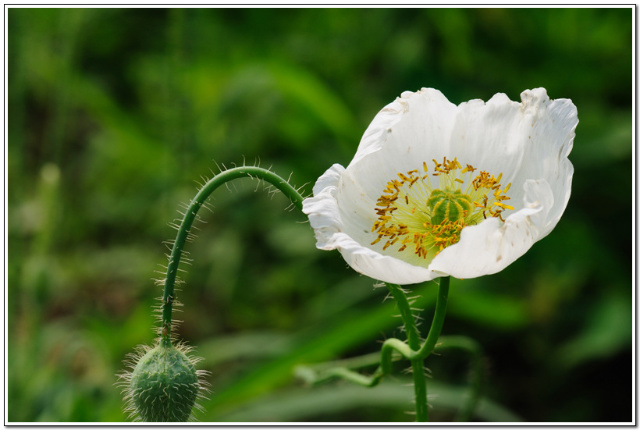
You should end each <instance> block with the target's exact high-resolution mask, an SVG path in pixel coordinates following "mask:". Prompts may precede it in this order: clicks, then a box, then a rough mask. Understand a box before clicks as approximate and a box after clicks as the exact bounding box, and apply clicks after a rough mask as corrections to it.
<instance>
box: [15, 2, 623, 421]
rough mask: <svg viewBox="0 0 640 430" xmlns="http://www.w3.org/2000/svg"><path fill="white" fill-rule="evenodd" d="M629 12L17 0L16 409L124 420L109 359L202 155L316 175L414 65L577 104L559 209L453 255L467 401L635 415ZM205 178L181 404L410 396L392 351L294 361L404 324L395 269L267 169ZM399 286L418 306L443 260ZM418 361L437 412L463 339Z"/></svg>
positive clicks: (339, 155) (250, 408)
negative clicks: (345, 376)
mask: <svg viewBox="0 0 640 430" xmlns="http://www.w3.org/2000/svg"><path fill="white" fill-rule="evenodd" d="M632 13H633V10H632V9H630V8H624V9H541V8H540V9H361V10H358V9H277V10H274V9H115V8H114V9H10V10H9V12H8V49H9V51H8V52H9V54H8V55H9V56H8V60H9V61H8V70H9V86H8V91H9V100H8V102H9V130H8V132H9V140H8V147H7V148H6V151H7V155H8V191H9V193H8V206H7V208H8V213H7V215H8V218H7V219H8V249H9V260H8V265H7V267H6V269H7V272H8V285H7V289H8V290H7V291H8V306H7V309H6V310H7V312H8V323H9V325H8V330H7V331H8V339H7V340H5V344H6V345H7V347H8V349H7V350H6V351H7V357H8V396H9V400H8V420H9V421H123V420H125V419H126V416H125V415H124V414H123V412H122V402H121V398H120V394H119V390H118V389H117V388H116V387H115V386H114V383H115V382H116V377H115V376H114V375H115V374H116V373H117V372H118V371H119V370H120V369H121V368H122V367H123V366H122V360H123V359H124V357H125V355H126V354H127V353H129V352H131V351H132V350H133V349H134V347H135V346H136V345H138V344H141V343H147V344H148V343H151V342H152V340H153V336H154V335H153V331H152V328H153V326H154V320H153V318H152V316H151V308H152V306H153V305H154V302H155V298H156V297H158V296H159V295H160V294H161V291H160V290H159V288H158V287H156V286H154V284H153V282H152V280H151V278H153V277H160V276H161V275H159V274H157V273H154V272H155V271H157V270H160V271H161V270H162V268H161V265H162V264H164V263H165V262H166V257H165V252H167V251H166V249H165V247H164V245H163V243H162V242H163V241H165V240H170V239H172V238H173V237H174V234H175V232H174V230H172V229H171V228H170V227H169V226H168V225H167V224H168V223H169V222H170V221H171V220H172V219H173V218H175V217H176V216H177V213H176V209H177V208H178V205H179V204H180V203H181V202H188V201H189V200H190V199H191V197H192V196H193V195H194V193H195V191H196V188H197V184H196V181H200V178H201V176H210V175H211V172H212V171H214V172H215V171H217V167H216V163H217V164H219V165H223V164H224V165H226V166H227V167H230V166H233V165H236V164H242V163H243V162H245V160H246V162H247V163H249V164H253V163H255V162H256V161H257V160H259V161H260V163H261V165H262V166H264V167H268V166H273V170H274V171H276V172H277V173H279V174H280V175H282V176H285V177H286V176H288V175H289V174H292V175H291V182H292V183H294V184H296V185H302V184H307V185H306V186H305V187H304V190H305V193H306V194H309V193H310V192H311V187H312V185H313V183H314V182H315V180H316V178H317V177H318V176H320V175H321V174H322V173H323V172H324V171H325V170H326V169H327V168H328V167H329V166H330V165H331V164H333V163H341V164H343V165H346V164H348V163H349V161H350V159H351V157H352V156H353V154H354V153H355V150H356V147H357V145H358V142H359V140H360V137H361V135H362V133H363V131H364V130H365V128H366V127H367V125H368V124H369V122H370V121H371V119H372V118H373V116H374V115H375V114H376V113H377V112H378V111H379V110H380V109H381V108H382V107H383V106H384V105H386V104H387V103H389V102H391V101H392V100H393V99H394V98H395V97H396V96H398V95H399V94H400V93H401V92H402V91H405V90H417V89H419V88H420V87H423V86H428V87H434V88H437V89H439V90H441V91H442V92H443V93H444V94H445V95H446V96H447V97H448V98H449V99H450V100H451V101H452V102H454V103H461V102H463V101H466V100H469V99H473V98H481V99H484V100H488V99H489V98H490V97H491V96H492V95H493V94H495V93H497V92H504V93H506V94H507V95H508V96H509V97H510V98H511V99H512V100H519V97H520V96H519V95H520V92H522V91H523V90H525V89H529V88H535V87H545V88H546V89H547V91H548V93H549V95H550V97H551V98H570V99H572V100H573V102H574V103H575V105H576V106H577V107H578V116H579V119H580V123H579V125H578V128H577V134H576V139H575V145H574V149H573V152H572V153H571V156H570V159H571V160H572V162H573V164H574V166H575V175H574V178H573V193H572V197H571V200H570V201H569V206H568V208H567V210H566V212H565V215H564V216H563V218H562V220H561V221H560V223H559V224H558V226H557V228H556V229H555V231H554V232H553V233H552V234H551V235H549V236H548V237H547V238H545V239H544V240H542V241H541V242H539V243H537V244H535V245H534V246H533V248H532V249H531V250H530V251H529V252H528V253H527V254H526V255H525V256H524V257H522V258H521V259H520V260H518V261H517V262H515V263H514V264H512V265H511V266H510V267H508V268H507V269H505V270H504V271H502V272H501V273H499V274H496V275H493V276H488V277H483V278H479V279H470V280H464V281H460V280H453V281H452V290H451V294H450V303H449V314H448V317H447V321H446V323H445V328H444V332H443V334H458V335H468V336H471V337H473V338H474V339H476V340H478V341H479V342H480V343H481V344H482V345H483V347H484V348H485V351H486V369H487V371H488V376H487V383H486V385H485V391H484V395H485V399H484V401H483V405H482V408H481V409H480V410H479V411H478V414H477V416H476V417H475V418H476V419H477V420H485V421H498V420H510V419H521V420H524V421H630V420H631V419H632V416H631V413H632V409H631V395H632V373H631V371H632V365H633V363H632V352H631V346H632V343H631V341H632V287H633V285H632V272H631V270H632V267H631V260H632V257H631V251H632V235H631V227H632V223H633V219H632V216H631V213H632V212H631V211H632V208H631V197H632V145H633V144H632V134H631V133H632V114H631V107H632V96H633V94H632V86H631V85H632V59H631V54H632V50H631V47H632V45H631V43H632V36H633V34H632ZM211 204H212V206H213V207H214V213H213V214H211V213H204V214H203V216H204V218H205V220H206V221H207V224H205V225H201V226H200V228H201V231H199V237H198V239H197V240H196V241H195V242H193V243H191V244H189V245H188V248H187V249H188V251H190V252H191V255H192V257H193V258H194V262H193V263H192V265H191V266H189V267H188V272H187V274H186V275H185V276H184V279H185V281H186V285H185V286H184V289H183V291H182V292H181V293H180V295H179V299H180V300H181V301H182V302H183V303H184V304H185V307H184V312H182V313H181V314H179V316H178V317H179V319H181V320H183V321H184V322H183V323H182V325H181V328H180V336H181V337H182V338H183V339H185V340H186V341H188V342H189V343H190V344H191V345H194V346H196V347H197V354H198V355H200V356H202V357H204V361H203V363H202V365H201V367H202V368H204V369H207V370H210V371H211V372H212V375H211V377H210V378H209V381H210V383H211V385H212V393H211V395H210V396H209V398H210V400H207V401H205V402H203V404H204V406H205V407H206V413H204V414H198V415H197V418H198V419H199V420H200V421H411V420H412V417H411V416H410V415H408V414H406V411H408V410H410V409H411V408H412V406H411V404H410V401H411V387H408V386H406V385H405V383H406V382H408V381H407V379H406V378H407V376H406V374H403V373H402V369H398V372H397V374H396V376H395V377H394V378H388V380H387V381H385V383H384V384H383V385H382V386H379V387H377V388H374V389H366V388H361V387H356V386H352V385H350V384H348V383H345V382H333V383H328V384H325V385H323V386H320V387H315V388H309V387H306V386H305V385H304V384H303V383H301V382H300V381H298V380H296V379H295V377H294V376H293V368H294V367H295V366H296V365H297V364H301V363H316V362H320V361H323V360H331V359H338V358H345V357H352V356H356V355H360V354H364V353H369V352H374V351H376V350H378V349H379V347H380V341H381V340H383V339H385V338H387V337H391V336H402V333H401V332H400V330H399V325H400V321H399V319H398V318H396V317H394V316H393V315H395V314H396V311H395V310H394V307H393V303H391V302H390V301H388V300H387V301H385V300H384V298H385V291H382V290H383V289H374V288H373V284H374V281H373V280H371V279H368V278H365V277H362V276H358V275H357V274H356V273H355V272H353V271H352V270H351V269H349V268H348V267H347V266H346V264H345V263H344V261H343V260H342V258H341V257H340V255H339V254H338V253H337V252H321V251H319V250H317V249H315V242H314V238H313V233H312V231H311V229H310V227H309V225H308V223H306V222H305V221H306V220H305V217H304V216H303V215H302V214H301V213H297V212H296V211H291V210H286V208H287V206H288V202H287V201H286V199H285V198H284V197H282V196H281V195H276V196H269V195H268V193H266V192H262V191H261V188H258V190H257V192H256V183H253V182H251V181H238V182H236V183H234V184H233V185H232V186H231V192H229V191H228V190H226V189H221V190H219V191H218V192H217V193H216V194H215V195H214V196H213V198H212V200H211ZM612 215H615V216H614V217H612ZM414 290H415V293H416V294H417V295H420V296H421V299H420V303H419V304H420V306H421V307H423V308H424V309H425V313H424V317H425V319H426V320H428V319H430V318H431V315H432V309H433V304H434V299H435V296H434V294H435V288H434V285H433V284H428V285H425V286H417V287H414ZM426 325H427V324H425V325H424V326H426ZM424 326H423V329H424V328H425V327H424ZM427 367H429V368H430V369H431V371H432V379H431V382H430V394H434V395H436V397H434V398H432V403H433V412H432V418H433V419H434V420H451V419H452V417H453V415H452V411H453V410H454V409H455V407H456V406H457V404H458V403H459V402H460V398H461V397H460V396H461V393H462V390H463V389H464V387H465V384H466V378H467V370H468V361H467V358H466V357H465V356H464V354H458V353H453V352H448V353H446V354H443V355H441V356H439V357H437V356H434V357H430V359H429V360H428V361H427Z"/></svg>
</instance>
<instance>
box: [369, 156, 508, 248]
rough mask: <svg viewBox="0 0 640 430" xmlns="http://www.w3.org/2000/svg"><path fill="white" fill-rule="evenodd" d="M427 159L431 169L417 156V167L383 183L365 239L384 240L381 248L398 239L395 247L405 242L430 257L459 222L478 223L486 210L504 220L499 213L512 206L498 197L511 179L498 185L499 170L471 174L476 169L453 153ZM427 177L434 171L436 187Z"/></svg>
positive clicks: (454, 238) (455, 235) (453, 237)
mask: <svg viewBox="0 0 640 430" xmlns="http://www.w3.org/2000/svg"><path fill="white" fill-rule="evenodd" d="M433 163H434V171H433V173H431V174H429V171H428V166H427V163H426V162H423V163H422V172H420V171H419V170H418V169H414V170H410V171H408V172H406V173H398V179H395V178H394V179H391V180H390V181H389V182H388V183H387V186H386V188H385V189H384V190H383V192H382V195H381V196H380V198H378V200H377V203H376V208H375V210H376V215H377V216H378V218H377V220H376V221H375V222H374V224H373V227H372V229H371V232H377V234H378V237H377V238H376V239H375V240H374V241H373V242H371V245H376V244H378V243H379V242H381V241H383V240H385V242H384V244H383V245H382V249H383V250H386V249H387V248H389V247H390V246H393V245H398V246H399V248H398V251H404V250H406V249H407V248H409V249H412V250H413V252H414V254H415V255H416V256H418V257H420V258H422V259H428V260H430V259H432V258H433V257H435V256H436V255H437V254H438V253H439V252H440V251H442V250H443V249H444V248H446V247H448V246H450V245H453V244H455V243H457V242H458V241H459V240H460V233H461V231H462V229H463V228H464V227H465V226H468V225H474V224H478V223H479V222H481V221H482V220H483V219H486V218H487V216H490V217H497V218H499V219H500V220H502V221H504V219H503V218H502V213H503V212H504V211H505V210H513V206H509V205H507V204H505V203H504V201H505V200H509V197H508V196H507V195H506V193H507V191H508V190H509V187H510V186H511V184H507V186H506V187H505V188H504V189H502V187H501V185H500V180H501V179H502V173H501V174H499V175H498V176H497V177H495V176H493V175H490V174H489V173H488V172H485V171H480V173H479V174H477V175H476V176H475V177H473V174H474V172H475V171H476V170H477V169H476V168H475V167H473V166H472V165H470V164H467V165H466V167H464V168H463V167H462V165H461V164H460V163H459V162H458V160H457V158H454V159H453V160H447V158H446V157H444V160H443V161H442V163H438V162H437V161H436V160H433ZM431 177H437V182H438V184H437V186H436V187H434V186H433V184H432V182H431V181H432V179H431ZM434 181H436V179H435V178H434ZM465 184H466V186H465ZM462 187H464V190H463V188H462ZM434 191H437V192H434Z"/></svg>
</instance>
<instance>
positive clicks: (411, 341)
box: [296, 277, 450, 421]
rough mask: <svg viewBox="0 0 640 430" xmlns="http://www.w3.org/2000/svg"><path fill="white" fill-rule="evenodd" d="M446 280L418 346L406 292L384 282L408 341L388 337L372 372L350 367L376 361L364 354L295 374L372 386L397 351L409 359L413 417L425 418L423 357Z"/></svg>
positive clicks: (441, 310)
mask: <svg viewBox="0 0 640 430" xmlns="http://www.w3.org/2000/svg"><path fill="white" fill-rule="evenodd" d="M449 283H450V278H449V277H446V278H441V279H440V283H439V287H438V298H437V301H436V309H435V312H434V316H433V322H432V324H431V328H430V330H429V334H428V335H427V339H426V341H425V343H424V344H423V345H422V346H420V344H421V342H420V335H419V332H418V329H417V326H416V323H415V319H414V317H413V314H412V313H411V306H410V303H409V300H408V299H407V296H406V295H405V293H404V291H403V290H402V289H401V288H400V287H399V286H397V285H393V284H387V288H388V289H389V291H390V292H391V295H392V296H393V298H394V299H395V300H396V302H397V305H398V310H399V311H400V316H401V318H402V320H403V323H404V327H405V331H406V333H407V342H403V341H401V340H400V339H395V338H391V339H387V340H386V341H385V342H384V343H383V344H382V350H381V351H380V356H379V357H380V360H379V366H378V368H377V369H376V371H375V372H374V373H373V375H371V376H364V375H361V374H360V373H358V372H355V371H353V370H351V369H353V368H358V367H364V366H365V365H370V364H375V363H373V362H372V361H371V359H370V358H369V356H367V359H366V360H362V359H361V358H358V359H351V360H342V361H340V362H338V363H336V364H337V365H338V366H337V367H333V368H330V369H326V367H327V366H326V365H324V366H323V368H324V369H323V370H319V371H315V370H314V369H313V368H311V367H308V366H299V367H298V368H297V371H296V373H297V374H298V376H300V377H302V378H303V379H305V380H307V381H309V382H311V383H319V382H321V381H325V380H327V379H330V378H333V377H339V378H342V379H346V380H349V381H351V382H354V383H356V384H359V385H363V386H365V387H373V386H375V385H377V384H378V383H379V382H380V381H381V380H382V378H383V377H384V376H385V375H388V374H390V373H391V372H392V366H393V361H396V359H397V356H396V357H395V358H394V355H393V353H394V352H398V353H400V355H401V356H402V357H403V358H405V359H407V360H409V361H411V368H412V371H413V378H414V394H415V400H416V403H415V404H416V421H427V420H428V417H429V411H428V407H427V386H426V377H425V375H424V359H425V358H427V357H428V356H429V355H430V354H431V353H432V352H433V351H434V349H435V347H436V345H437V341H438V337H439V336H440V333H441V332H442V327H443V325H444V317H445V315H446V312H447V301H448V297H449ZM442 347H445V346H442Z"/></svg>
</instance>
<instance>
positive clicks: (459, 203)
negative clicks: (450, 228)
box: [427, 190, 473, 225]
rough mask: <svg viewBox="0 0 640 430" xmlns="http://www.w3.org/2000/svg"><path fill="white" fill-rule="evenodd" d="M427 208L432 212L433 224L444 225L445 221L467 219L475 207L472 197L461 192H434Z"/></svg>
mask: <svg viewBox="0 0 640 430" xmlns="http://www.w3.org/2000/svg"><path fill="white" fill-rule="evenodd" d="M427 206H428V207H429V209H430V211H431V224H433V225H437V224H442V222H443V221H457V220H459V219H461V218H465V217H466V216H467V215H468V214H469V213H470V212H471V208H472V207H473V204H472V200H471V197H469V196H468V195H466V194H462V192H461V191H460V190H456V191H454V192H450V191H442V190H433V192H432V193H431V195H430V196H429V199H428V200H427Z"/></svg>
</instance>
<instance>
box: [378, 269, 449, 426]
mask: <svg viewBox="0 0 640 430" xmlns="http://www.w3.org/2000/svg"><path fill="white" fill-rule="evenodd" d="M449 282H450V278H449V277H448V276H447V277H444V278H440V285H439V287H438V299H437V301H436V310H435V313H434V316H433V322H432V323H431V328H430V329H429V334H428V335H427V339H426V340H425V343H424V345H422V347H421V346H420V343H421V342H420V335H419V332H418V329H417V327H416V323H415V319H414V317H413V314H412V313H411V307H410V304H409V301H408V300H407V296H406V295H405V294H404V292H403V291H402V289H400V287H398V286H397V285H392V284H388V285H387V287H388V288H389V291H390V292H391V295H392V296H393V298H394V299H396V302H397V303H398V309H399V310H400V316H401V317H402V320H403V322H404V327H405V331H406V332H407V342H408V344H409V348H410V352H409V354H408V356H407V354H405V353H404V352H403V355H405V357H407V358H408V359H409V360H410V361H411V370H412V374H413V387H414V395H415V409H416V421H417V422H426V421H428V420H429V407H428V405H427V378H426V375H425V372H424V359H425V358H427V356H428V355H429V354H431V352H433V349H434V348H435V345H436V342H437V341H438V337H439V336H440V333H441V332H442V326H443V325H444V317H445V315H446V313H447V299H448V296H449ZM391 340H392V339H389V341H391ZM385 345H386V346H387V348H386V351H387V352H385ZM391 348H393V349H396V350H399V348H397V346H396V345H395V344H394V343H391V342H385V344H384V345H383V351H382V356H383V362H381V363H380V364H381V367H386V368H388V367H390V365H391V356H392V352H393V351H392V349H391ZM400 352H402V351H400ZM384 362H386V363H384ZM386 371H387V369H384V373H387V372H386Z"/></svg>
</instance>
